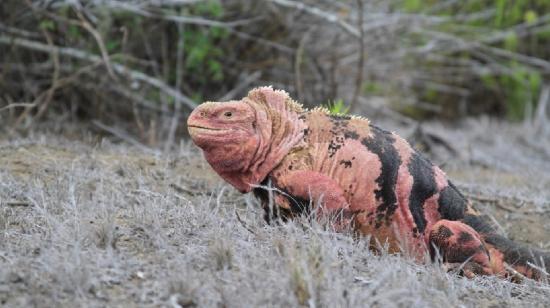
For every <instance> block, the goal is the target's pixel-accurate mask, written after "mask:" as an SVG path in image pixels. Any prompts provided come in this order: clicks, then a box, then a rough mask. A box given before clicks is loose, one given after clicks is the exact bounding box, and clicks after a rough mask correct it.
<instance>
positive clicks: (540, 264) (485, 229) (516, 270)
mask: <svg viewBox="0 0 550 308" xmlns="http://www.w3.org/2000/svg"><path fill="white" fill-rule="evenodd" d="M463 222H464V223H466V224H467V225H469V226H471V227H472V228H473V229H474V230H476V231H477V232H478V233H479V235H480V236H481V238H482V239H483V241H484V242H485V244H486V248H487V250H488V253H489V257H490V259H491V260H490V262H491V267H492V268H493V270H494V271H495V273H505V274H506V275H507V276H510V277H513V278H521V276H525V277H527V278H531V279H535V280H544V279H550V275H549V273H550V254H549V253H546V252H543V251H541V250H538V249H534V248H531V247H528V246H526V245H523V244H519V243H516V242H514V241H512V240H510V239H508V238H506V237H504V236H502V235H500V234H498V232H497V230H496V229H495V228H494V227H493V226H492V225H491V224H489V223H488V219H487V217H484V216H480V215H474V214H466V215H465V216H464V218H463Z"/></svg>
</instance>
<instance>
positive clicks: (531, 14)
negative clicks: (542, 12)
mask: <svg viewBox="0 0 550 308" xmlns="http://www.w3.org/2000/svg"><path fill="white" fill-rule="evenodd" d="M523 19H524V20H525V22H526V23H528V24H534V23H535V22H536V21H537V19H538V15H537V12H535V11H533V10H529V11H527V12H525V15H524V16H523Z"/></svg>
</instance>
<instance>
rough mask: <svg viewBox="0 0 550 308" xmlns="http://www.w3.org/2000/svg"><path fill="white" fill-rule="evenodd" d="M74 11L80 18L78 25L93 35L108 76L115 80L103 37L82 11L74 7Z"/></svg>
mask: <svg viewBox="0 0 550 308" xmlns="http://www.w3.org/2000/svg"><path fill="white" fill-rule="evenodd" d="M74 11H75V12H76V15H77V16H78V19H80V25H81V27H82V28H84V29H86V31H88V32H90V34H91V35H92V36H93V37H94V39H95V41H96V42H97V46H98V47H99V52H100V53H101V57H102V58H103V62H104V63H105V67H106V68H107V72H108V73H109V76H111V78H113V79H114V80H117V78H116V75H115V73H114V72H113V68H112V66H111V60H110V58H109V53H108V52H107V48H106V47H105V43H104V42H103V38H102V37H101V34H99V32H98V31H97V30H96V29H95V28H94V27H93V26H92V25H91V24H90V23H89V22H88V21H87V20H86V18H84V16H82V13H81V12H80V10H78V9H76V8H75V9H74Z"/></svg>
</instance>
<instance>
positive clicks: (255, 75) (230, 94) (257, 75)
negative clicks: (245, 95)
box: [220, 71, 262, 102]
mask: <svg viewBox="0 0 550 308" xmlns="http://www.w3.org/2000/svg"><path fill="white" fill-rule="evenodd" d="M260 76H262V72H260V71H256V72H254V73H252V74H250V75H248V76H246V78H244V80H243V81H242V82H241V83H239V84H238V85H237V86H236V87H235V88H233V89H232V90H231V91H229V92H227V93H225V95H224V96H222V97H220V101H222V102H223V101H227V100H230V99H233V98H235V96H236V95H237V94H239V93H240V92H241V91H243V90H244V89H246V88H247V87H248V86H249V85H250V84H251V83H253V82H255V81H256V80H258V79H259V78H260Z"/></svg>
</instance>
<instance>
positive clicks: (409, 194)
mask: <svg viewBox="0 0 550 308" xmlns="http://www.w3.org/2000/svg"><path fill="white" fill-rule="evenodd" d="M187 124H188V128H189V133H190V135H191V138H192V139H193V141H194V143H195V144H196V145H197V146H199V147H200V148H201V149H202V150H203V152H204V155H205V158H206V160H207V161H208V162H209V163H210V165H211V166H212V167H213V169H214V170H215V171H216V172H217V173H218V174H219V175H220V176H221V177H222V178H224V179H225V180H226V181H227V182H229V183H230V184H231V185H233V186H234V187H235V188H237V189H238V190H239V191H240V192H242V193H247V192H250V191H252V190H254V193H255V194H256V195H257V196H259V197H260V198H261V199H263V202H264V204H265V205H266V206H265V208H266V210H267V211H269V210H270V209H269V208H268V207H267V204H268V203H269V202H268V200H267V196H268V195H269V194H268V193H267V192H266V191H265V184H267V183H271V184H272V185H273V186H274V188H275V196H274V201H275V204H276V206H277V207H278V208H277V209H278V210H277V211H276V212H278V213H280V214H282V215H283V216H285V217H286V218H290V217H292V216H293V215H296V214H299V213H301V212H303V211H306V210H307V209H308V206H309V205H310V204H311V205H313V206H314V207H315V210H316V211H317V212H318V213H320V214H321V215H324V214H335V213H336V214H338V215H337V216H338V217H340V218H339V220H338V224H340V226H341V225H342V224H350V226H353V228H355V229H356V230H357V231H359V232H360V233H362V234H365V235H370V236H371V239H373V240H375V241H378V242H379V243H382V244H384V243H387V244H388V245H389V249H390V252H397V251H406V252H408V253H409V254H412V255H413V256H415V257H416V258H418V259H419V260H423V259H424V257H425V256H431V257H432V258H434V257H435V256H436V255H437V254H438V253H439V255H440V256H441V257H442V259H443V260H444V262H446V263H448V264H449V266H456V265H457V264H458V265H461V266H463V272H464V273H465V274H466V275H467V276H472V275H474V274H496V275H502V276H510V275H518V273H519V274H520V275H524V276H526V277H531V278H535V279H540V278H541V277H542V275H543V272H542V271H541V270H540V268H547V269H550V256H549V255H546V254H544V253H542V252H540V251H537V250H534V249H530V248H527V247H524V246H520V245H518V244H516V243H514V242H512V241H510V240H508V239H507V238H505V237H503V236H501V235H499V234H498V232H497V231H496V230H495V228H493V227H492V226H491V225H490V224H488V223H487V222H486V220H485V219H484V218H483V217H482V216H480V215H479V213H478V212H477V211H475V210H474V209H473V208H472V206H471V205H470V203H469V202H468V200H467V199H466V198H465V197H464V196H463V195H462V194H461V193H460V192H459V191H458V190H457V188H456V187H455V186H453V184H452V183H451V182H449V181H448V180H447V177H446V175H445V173H444V172H443V171H442V170H441V169H440V168H439V167H437V166H434V165H432V164H431V163H430V161H428V160H427V159H426V158H424V157H423V156H422V155H420V154H419V153H417V152H416V151H415V150H414V149H413V148H412V147H411V146H410V145H409V144H408V143H407V141H405V140H404V139H403V138H401V137H399V136H398V135H396V134H395V133H391V132H388V131H385V130H382V129H380V128H378V127H376V126H374V125H372V124H370V123H369V121H368V120H366V119H363V118H359V117H353V116H351V117H350V116H344V115H331V114H329V113H328V112H327V111H326V110H324V109H320V108H317V109H313V110H306V109H304V108H302V106H301V105H299V104H298V103H296V102H294V101H293V100H292V99H291V98H290V97H289V96H288V94H287V93H286V92H284V91H279V90H273V89H272V88H270V87H262V88H257V89H254V90H252V91H250V92H249V94H248V96H247V97H245V98H243V99H241V100H238V101H230V102H223V103H221V102H220V103H218V102H207V103H204V104H202V105H200V106H198V107H197V108H196V109H195V110H194V111H193V113H192V114H191V115H190V116H189V119H188V122H187ZM532 265H535V267H533V266H532ZM537 265H538V268H537V267H536V266H537Z"/></svg>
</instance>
